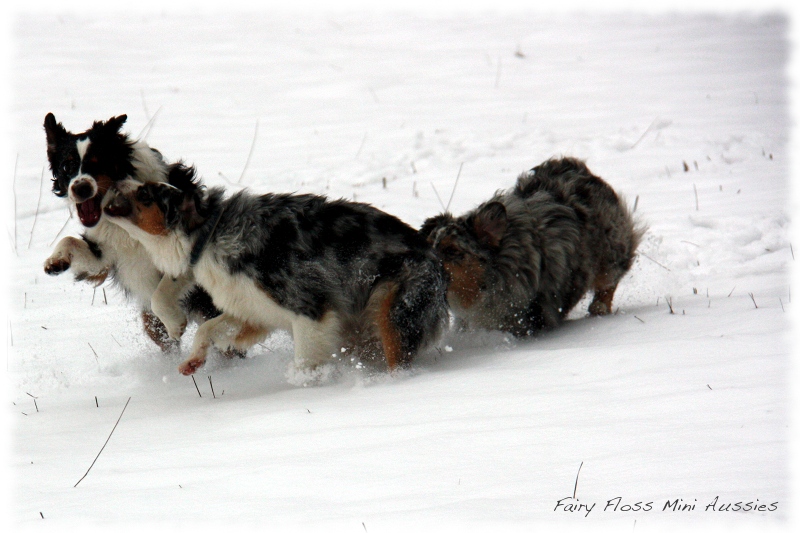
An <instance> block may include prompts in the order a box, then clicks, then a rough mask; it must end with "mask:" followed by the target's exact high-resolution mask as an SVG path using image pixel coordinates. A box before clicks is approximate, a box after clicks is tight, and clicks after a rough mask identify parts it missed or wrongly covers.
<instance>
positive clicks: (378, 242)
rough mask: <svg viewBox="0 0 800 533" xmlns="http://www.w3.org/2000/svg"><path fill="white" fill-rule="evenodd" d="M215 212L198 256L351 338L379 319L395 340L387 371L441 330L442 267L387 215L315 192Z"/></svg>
mask: <svg viewBox="0 0 800 533" xmlns="http://www.w3.org/2000/svg"><path fill="white" fill-rule="evenodd" d="M214 194H219V193H218V192H215V191H214V190H212V191H211V195H214ZM212 201H213V200H212ZM221 205H224V209H222V212H221V216H220V218H219V221H218V223H217V224H216V230H215V231H214V233H213V235H212V236H211V237H210V240H209V242H208V244H207V249H208V250H209V251H212V252H211V253H213V254H214V255H215V257H217V258H218V259H217V260H218V261H220V262H224V264H225V265H226V267H227V269H228V271H229V272H231V273H233V274H235V273H242V274H244V275H246V276H247V277H249V278H250V279H253V280H256V281H257V283H258V285H259V286H260V287H262V288H263V290H265V291H266V292H267V293H268V294H269V296H270V297H271V298H272V299H273V300H274V301H275V302H276V303H277V304H278V305H279V306H281V307H282V308H284V309H287V310H289V311H291V312H292V313H295V314H297V315H302V316H305V317H308V318H310V319H311V320H314V321H320V320H322V319H323V317H324V315H325V314H326V313H327V312H328V311H335V312H336V313H337V315H338V316H339V318H340V320H341V321H342V326H343V327H344V328H345V329H347V330H349V331H351V332H352V331H356V330H359V329H364V328H365V327H366V326H365V324H366V323H368V322H375V321H376V320H377V321H378V322H379V324H378V326H381V320H380V319H376V316H379V315H381V313H383V315H384V321H389V322H391V324H392V330H393V331H396V332H397V335H398V336H397V339H396V342H397V346H396V352H397V353H399V354H400V360H398V361H396V363H397V364H404V363H407V362H409V361H410V357H412V356H413V355H414V354H415V353H417V352H418V351H419V349H421V348H422V347H424V346H425V345H428V344H429V343H430V342H432V341H433V340H435V338H436V337H437V336H438V335H439V333H440V332H441V329H442V327H443V325H444V324H445V323H446V320H447V304H446V299H445V292H446V277H445V273H444V270H443V267H442V265H441V263H440V261H439V259H438V257H437V256H436V254H435V253H434V252H433V250H432V249H431V247H430V245H429V244H428V243H427V242H426V241H425V239H424V238H422V236H420V234H419V233H418V232H417V231H416V230H415V229H414V228H411V227H410V226H408V225H407V224H405V223H404V222H402V221H400V220H399V219H397V218H396V217H394V216H392V215H389V214H387V213H384V212H382V211H380V210H378V209H376V208H374V207H372V206H370V205H367V204H360V203H355V202H350V201H346V200H334V201H331V200H327V199H326V198H324V197H321V196H316V195H289V194H266V195H262V196H252V195H249V194H247V193H245V192H240V193H237V194H235V195H233V196H232V197H230V198H229V199H227V200H222V203H221ZM196 272H197V270H196ZM197 275H198V279H201V278H200V277H199V276H200V275H201V274H200V273H198V274H197ZM212 294H213V291H212ZM376 295H378V296H380V298H379V297H378V296H376ZM215 299H216V297H215ZM387 302H388V303H387ZM384 306H385V308H384ZM384 344H385V340H384Z"/></svg>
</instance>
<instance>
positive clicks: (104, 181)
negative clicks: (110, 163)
mask: <svg viewBox="0 0 800 533" xmlns="http://www.w3.org/2000/svg"><path fill="white" fill-rule="evenodd" d="M94 181H95V183H97V195H98V196H100V197H101V198H102V197H103V196H105V194H106V193H107V192H108V189H110V188H111V185H113V183H114V182H113V181H112V180H111V178H109V177H108V176H106V175H100V176H97V177H96V178H95V179H94Z"/></svg>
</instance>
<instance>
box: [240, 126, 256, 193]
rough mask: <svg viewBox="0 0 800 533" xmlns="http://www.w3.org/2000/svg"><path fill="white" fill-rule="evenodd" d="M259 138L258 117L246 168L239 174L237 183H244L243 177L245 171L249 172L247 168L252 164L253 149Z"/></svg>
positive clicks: (245, 164) (245, 163)
mask: <svg viewBox="0 0 800 533" xmlns="http://www.w3.org/2000/svg"><path fill="white" fill-rule="evenodd" d="M257 138H258V119H256V129H255V131H254V132H253V142H252V143H250V152H249V153H248V154H247V160H246V161H245V162H244V168H242V173H241V174H240V175H239V179H238V180H236V184H237V185H239V184H240V183H242V178H244V173H245V172H247V168H248V167H249V166H250V159H251V158H252V157H253V151H254V150H255V149H256V139H257Z"/></svg>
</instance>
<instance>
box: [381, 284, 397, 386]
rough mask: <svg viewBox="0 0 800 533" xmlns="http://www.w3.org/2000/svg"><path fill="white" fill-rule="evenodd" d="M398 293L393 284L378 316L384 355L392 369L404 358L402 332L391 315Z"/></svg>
mask: <svg viewBox="0 0 800 533" xmlns="http://www.w3.org/2000/svg"><path fill="white" fill-rule="evenodd" d="M396 295H397V286H396V285H392V286H391V288H390V289H389V290H388V291H387V294H386V296H385V297H384V299H383V301H382V302H381V305H380V308H379V310H378V314H377V316H376V323H377V326H378V333H379V334H380V337H381V343H382V344H383V355H384V357H385V358H386V365H387V366H388V367H389V370H390V371H391V370H394V369H395V368H397V365H398V364H399V363H400V362H401V361H402V360H403V353H402V349H401V342H400V333H399V332H398V331H397V328H395V327H394V324H392V321H391V319H390V316H389V315H390V313H391V311H392V304H393V303H394V299H395V296H396Z"/></svg>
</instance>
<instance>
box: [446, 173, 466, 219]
mask: <svg viewBox="0 0 800 533" xmlns="http://www.w3.org/2000/svg"><path fill="white" fill-rule="evenodd" d="M463 168H464V162H463V161H462V162H461V165H459V167H458V174H456V182H455V183H454V184H453V190H452V191H450V199H449V200H447V207H445V208H444V210H445V211H446V212H448V213H449V212H450V203H451V202H452V201H453V196H454V195H455V194H456V187H458V178H460V177H461V169H463Z"/></svg>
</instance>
